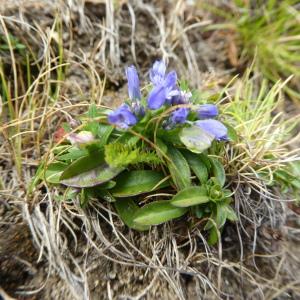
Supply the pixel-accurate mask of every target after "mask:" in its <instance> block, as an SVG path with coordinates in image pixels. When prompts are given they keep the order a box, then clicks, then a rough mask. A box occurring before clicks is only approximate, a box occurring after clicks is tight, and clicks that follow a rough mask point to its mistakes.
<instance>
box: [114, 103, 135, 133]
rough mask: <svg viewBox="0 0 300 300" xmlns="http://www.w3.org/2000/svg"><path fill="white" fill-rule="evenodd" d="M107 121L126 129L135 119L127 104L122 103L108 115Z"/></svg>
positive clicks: (133, 123)
mask: <svg viewBox="0 0 300 300" xmlns="http://www.w3.org/2000/svg"><path fill="white" fill-rule="evenodd" d="M108 122H109V123H110V124H113V125H116V126H118V127H120V128H122V129H128V128H129V127H130V126H133V125H135V124H136V122H137V119H136V117H135V115H134V114H133V113H132V112H131V111H130V108H129V106H128V105H126V104H123V105H121V106H120V107H118V108H117V109H116V110H115V111H113V112H112V113H110V114H109V115H108Z"/></svg>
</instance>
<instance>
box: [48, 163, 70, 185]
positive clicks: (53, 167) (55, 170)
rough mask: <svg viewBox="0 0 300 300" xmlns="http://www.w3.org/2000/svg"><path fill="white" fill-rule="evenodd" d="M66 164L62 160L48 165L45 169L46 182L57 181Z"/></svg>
mask: <svg viewBox="0 0 300 300" xmlns="http://www.w3.org/2000/svg"><path fill="white" fill-rule="evenodd" d="M67 166H68V165H67V164H65V163H63V162H54V163H52V164H50V165H48V166H47V169H46V171H45V180H46V181H47V182H48V183H54V184H56V183H59V182H60V180H59V178H60V176H61V174H62V173H63V171H64V170H65V169H66V168H67Z"/></svg>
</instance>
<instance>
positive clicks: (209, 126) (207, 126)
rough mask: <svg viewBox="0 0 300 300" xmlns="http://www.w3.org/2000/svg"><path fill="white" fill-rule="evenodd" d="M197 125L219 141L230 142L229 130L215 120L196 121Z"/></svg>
mask: <svg viewBox="0 0 300 300" xmlns="http://www.w3.org/2000/svg"><path fill="white" fill-rule="evenodd" d="M195 125H196V126H198V127H200V128H201V129H203V130H204V131H206V132H207V133H208V134H210V135H212V136H213V137H214V138H215V139H216V140H218V141H221V140H223V141H226V140H228V136H227V128H226V127H225V126H224V125H223V124H222V123H221V122H219V121H217V120H213V119H207V120H200V121H196V122H195Z"/></svg>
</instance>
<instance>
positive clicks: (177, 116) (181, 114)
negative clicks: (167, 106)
mask: <svg viewBox="0 0 300 300" xmlns="http://www.w3.org/2000/svg"><path fill="white" fill-rule="evenodd" d="M189 112H190V110H189V108H185V107H180V108H178V109H176V110H175V111H174V112H173V113H172V114H171V117H170V120H171V123H172V124H183V123H184V122H185V121H186V118H187V116H188V114H189Z"/></svg>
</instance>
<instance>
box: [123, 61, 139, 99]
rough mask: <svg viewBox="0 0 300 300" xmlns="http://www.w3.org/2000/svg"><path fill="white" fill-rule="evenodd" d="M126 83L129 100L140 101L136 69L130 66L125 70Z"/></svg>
mask: <svg viewBox="0 0 300 300" xmlns="http://www.w3.org/2000/svg"><path fill="white" fill-rule="evenodd" d="M125 73H126V77H127V81H128V94H129V98H130V99H131V100H135V99H138V100H140V99H141V90H140V80H139V76H138V73H137V71H136V68H135V67H134V66H130V67H128V68H126V69H125Z"/></svg>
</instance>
